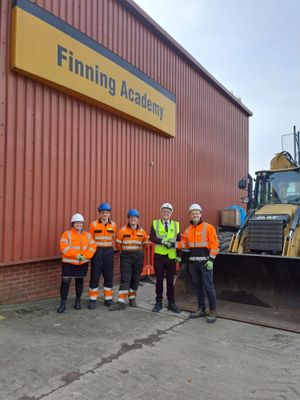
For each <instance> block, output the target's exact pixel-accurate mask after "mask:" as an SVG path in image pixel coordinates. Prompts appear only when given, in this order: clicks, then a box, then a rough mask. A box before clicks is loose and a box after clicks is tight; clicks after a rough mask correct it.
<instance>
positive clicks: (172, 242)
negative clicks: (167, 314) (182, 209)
mask: <svg viewBox="0 0 300 400" xmlns="http://www.w3.org/2000/svg"><path fill="white" fill-rule="evenodd" d="M172 213H173V206H172V205H171V204H170V203H164V204H162V206H161V207H160V219H155V220H153V221H152V225H151V230H150V241H151V242H153V243H154V270H155V276H156V287H155V291H156V304H155V306H154V307H153V309H152V311H153V312H159V311H160V310H161V309H162V299H163V281H164V276H166V280H167V298H168V310H170V311H173V312H174V313H179V312H180V310H179V308H178V307H177V306H176V304H175V300H174V278H175V273H176V261H177V260H178V258H177V254H176V243H177V242H179V241H180V240H181V237H180V227H179V222H177V221H173V220H171V216H172Z"/></svg>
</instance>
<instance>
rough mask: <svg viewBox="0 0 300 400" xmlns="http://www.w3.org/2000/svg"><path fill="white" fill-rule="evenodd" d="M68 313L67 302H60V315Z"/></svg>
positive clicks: (58, 310)
mask: <svg viewBox="0 0 300 400" xmlns="http://www.w3.org/2000/svg"><path fill="white" fill-rule="evenodd" d="M65 311H66V300H60V305H59V307H58V309H57V312H58V314H62V313H64V312H65Z"/></svg>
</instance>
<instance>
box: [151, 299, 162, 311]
mask: <svg viewBox="0 0 300 400" xmlns="http://www.w3.org/2000/svg"><path fill="white" fill-rule="evenodd" d="M161 309H162V303H161V301H157V302H156V304H155V306H154V307H153V308H152V311H153V312H160V310H161Z"/></svg>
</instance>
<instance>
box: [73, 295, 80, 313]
mask: <svg viewBox="0 0 300 400" xmlns="http://www.w3.org/2000/svg"><path fill="white" fill-rule="evenodd" d="M74 308H75V310H81V304H80V297H76V299H75V304H74Z"/></svg>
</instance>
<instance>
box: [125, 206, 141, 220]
mask: <svg viewBox="0 0 300 400" xmlns="http://www.w3.org/2000/svg"><path fill="white" fill-rule="evenodd" d="M139 216H140V213H139V212H138V210H136V209H134V208H132V209H131V210H129V211H128V213H127V217H138V218H139Z"/></svg>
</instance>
